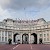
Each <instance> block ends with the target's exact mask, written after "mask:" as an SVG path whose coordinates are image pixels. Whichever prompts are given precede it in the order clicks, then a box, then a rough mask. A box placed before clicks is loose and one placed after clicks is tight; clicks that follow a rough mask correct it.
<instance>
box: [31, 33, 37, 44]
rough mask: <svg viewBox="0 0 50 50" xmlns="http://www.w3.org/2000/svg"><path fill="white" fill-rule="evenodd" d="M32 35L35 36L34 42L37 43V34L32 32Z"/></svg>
mask: <svg viewBox="0 0 50 50" xmlns="http://www.w3.org/2000/svg"><path fill="white" fill-rule="evenodd" d="M31 35H33V36H34V42H33V44H37V34H36V33H32V34H31Z"/></svg>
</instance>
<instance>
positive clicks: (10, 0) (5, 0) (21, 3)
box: [0, 0, 50, 10]
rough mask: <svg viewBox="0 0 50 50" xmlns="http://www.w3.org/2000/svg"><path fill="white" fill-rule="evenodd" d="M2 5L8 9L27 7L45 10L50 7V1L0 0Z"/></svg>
mask: <svg viewBox="0 0 50 50" xmlns="http://www.w3.org/2000/svg"><path fill="white" fill-rule="evenodd" d="M0 5H1V6H2V7H3V8H7V9H14V10H15V9H21V8H24V7H25V8H27V7H34V8H39V9H41V8H44V7H47V6H49V5H50V0H0Z"/></svg>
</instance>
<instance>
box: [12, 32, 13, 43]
mask: <svg viewBox="0 0 50 50" xmlns="http://www.w3.org/2000/svg"><path fill="white" fill-rule="evenodd" d="M12 44H13V32H12Z"/></svg>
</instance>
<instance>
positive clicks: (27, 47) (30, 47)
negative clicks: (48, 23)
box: [0, 44, 50, 50]
mask: <svg viewBox="0 0 50 50" xmlns="http://www.w3.org/2000/svg"><path fill="white" fill-rule="evenodd" d="M0 50H50V45H44V44H19V45H6V44H5V45H0Z"/></svg>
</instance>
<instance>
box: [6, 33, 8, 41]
mask: <svg viewBox="0 0 50 50" xmlns="http://www.w3.org/2000/svg"><path fill="white" fill-rule="evenodd" d="M6 33H7V42H8V32H6Z"/></svg>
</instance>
